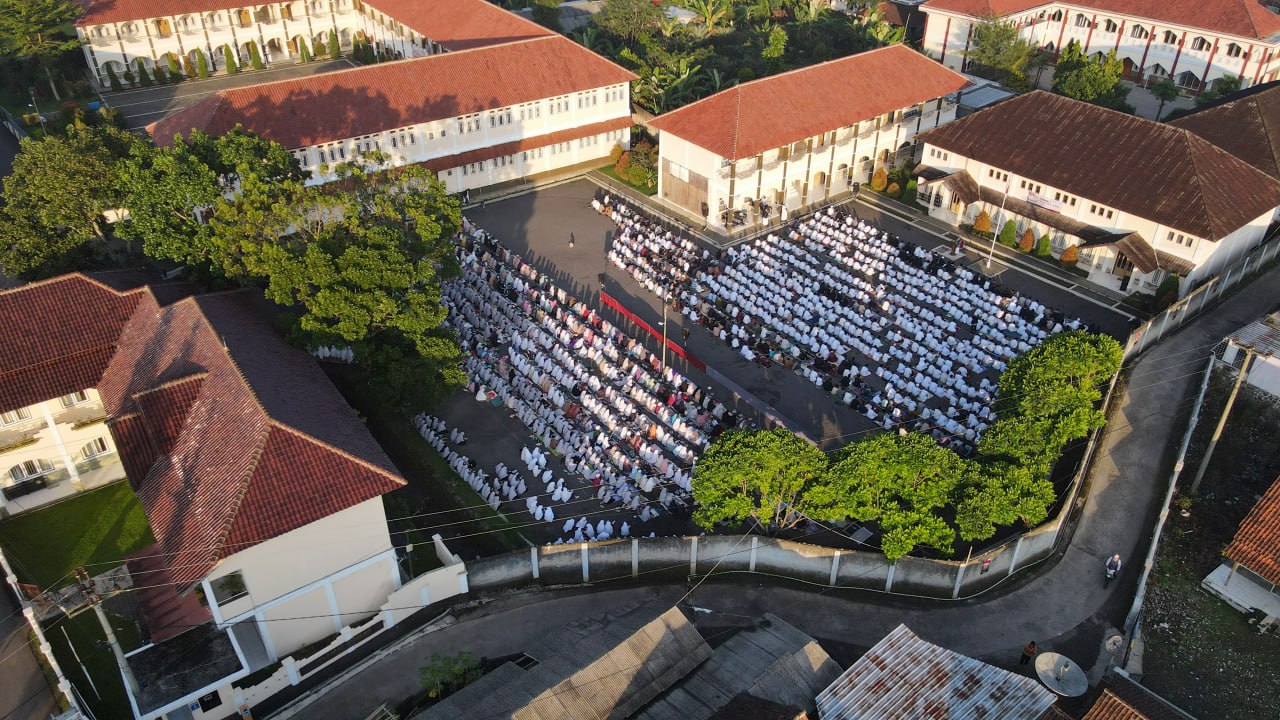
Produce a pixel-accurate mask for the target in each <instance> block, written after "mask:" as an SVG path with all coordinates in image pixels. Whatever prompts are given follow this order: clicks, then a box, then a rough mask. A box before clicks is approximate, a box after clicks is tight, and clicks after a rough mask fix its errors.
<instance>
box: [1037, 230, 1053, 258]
mask: <svg viewBox="0 0 1280 720" xmlns="http://www.w3.org/2000/svg"><path fill="white" fill-rule="evenodd" d="M1036 256H1037V257H1045V258H1047V257H1053V242H1052V241H1050V240H1049V234H1048V233H1045V234H1044V235H1041V236H1040V240H1039V241H1038V242H1037V243H1036Z"/></svg>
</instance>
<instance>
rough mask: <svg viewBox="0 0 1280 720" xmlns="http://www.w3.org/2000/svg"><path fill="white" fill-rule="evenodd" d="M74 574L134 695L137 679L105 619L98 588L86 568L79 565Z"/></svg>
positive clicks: (135, 694) (108, 622) (105, 614)
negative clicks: (78, 579)
mask: <svg viewBox="0 0 1280 720" xmlns="http://www.w3.org/2000/svg"><path fill="white" fill-rule="evenodd" d="M76 576H77V577H79V578H80V589H81V592H82V593H83V594H84V599H85V601H86V602H88V603H89V607H91V608H93V614H94V615H97V616H98V623H99V624H100V625H102V632H103V634H105V635H106V636H107V644H108V645H110V646H111V654H113V655H115V658H116V665H118V666H119V667H120V675H121V677H123V678H124V681H125V683H127V684H128V685H129V690H130V691H131V692H132V693H133V695H134V696H135V697H136V696H137V694H138V679H137V678H135V677H134V676H133V669H132V668H130V667H129V662H128V660H126V659H125V657H124V649H123V648H121V647H120V641H119V640H117V639H116V633H115V631H114V630H112V629H111V622H110V621H109V620H108V619H107V613H106V612H105V611H103V609H102V596H101V595H99V594H98V588H97V587H96V586H95V585H94V583H93V578H91V577H89V571H88V570H86V569H85V568H83V567H81V568H79V569H77V570H76Z"/></svg>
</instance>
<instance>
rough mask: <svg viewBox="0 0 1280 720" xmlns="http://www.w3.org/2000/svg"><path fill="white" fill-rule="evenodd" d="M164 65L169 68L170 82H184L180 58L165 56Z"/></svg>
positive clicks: (172, 55)
mask: <svg viewBox="0 0 1280 720" xmlns="http://www.w3.org/2000/svg"><path fill="white" fill-rule="evenodd" d="M164 64H165V65H166V66H167V67H168V68H169V80H170V81H171V82H182V65H181V64H179V62H178V56H177V55H174V54H173V53H169V54H168V55H166V56H165V61H164Z"/></svg>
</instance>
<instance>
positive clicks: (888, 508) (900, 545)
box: [808, 433, 968, 560]
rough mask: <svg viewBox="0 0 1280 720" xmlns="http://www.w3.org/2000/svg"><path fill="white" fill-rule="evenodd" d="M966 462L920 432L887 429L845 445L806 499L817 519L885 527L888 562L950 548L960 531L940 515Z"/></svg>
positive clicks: (883, 538) (883, 546) (884, 547)
mask: <svg viewBox="0 0 1280 720" xmlns="http://www.w3.org/2000/svg"><path fill="white" fill-rule="evenodd" d="M967 472H968V464H967V463H966V462H965V461H964V460H963V459H961V458H960V456H958V455H956V454H955V453H954V452H952V451H951V450H948V449H946V448H943V447H940V446H939V445H938V444H937V443H936V442H934V440H933V438H932V437H930V436H928V435H923V434H920V433H911V434H908V435H894V434H890V433H885V434H882V435H876V436H874V437H871V438H867V439H865V440H862V441H860V442H856V443H853V444H851V445H848V446H846V447H845V449H844V450H843V451H842V452H841V454H840V458H839V460H837V461H836V462H835V463H834V464H832V466H831V467H830V469H828V470H827V473H826V475H825V476H824V478H823V482H822V483H820V484H819V485H818V486H817V487H815V488H814V489H813V490H812V491H810V492H809V496H808V499H809V501H810V502H811V503H812V504H813V506H814V513H815V514H816V516H817V517H818V518H819V519H824V520H831V521H841V520H844V519H846V518H853V519H854V520H857V521H859V522H863V523H868V522H873V523H876V524H878V525H879V526H880V528H881V530H882V534H881V538H880V547H881V550H882V551H883V552H884V554H885V557H887V558H888V559H889V560H897V559H898V558H900V557H902V556H904V555H906V554H907V553H909V552H911V551H912V550H914V549H915V548H916V546H919V545H926V546H928V547H931V548H934V549H936V550H939V551H942V552H949V551H950V550H951V545H952V543H953V542H954V541H955V535H956V532H955V530H953V529H952V528H951V526H950V525H948V524H947V520H946V518H945V517H944V515H943V514H942V511H944V510H945V509H946V508H948V507H949V506H950V505H951V504H952V502H953V501H954V496H955V494H956V491H957V489H958V488H959V487H960V485H961V483H962V482H963V481H964V479H965V475H966V473H967Z"/></svg>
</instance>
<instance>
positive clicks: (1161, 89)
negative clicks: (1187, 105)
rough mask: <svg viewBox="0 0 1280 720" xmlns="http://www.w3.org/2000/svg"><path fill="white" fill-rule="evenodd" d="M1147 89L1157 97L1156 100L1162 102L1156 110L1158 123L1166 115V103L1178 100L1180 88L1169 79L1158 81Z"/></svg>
mask: <svg viewBox="0 0 1280 720" xmlns="http://www.w3.org/2000/svg"><path fill="white" fill-rule="evenodd" d="M1147 89H1148V90H1150V91H1151V94H1152V95H1155V96H1156V99H1157V100H1159V101H1160V106H1159V107H1157V108H1156V117H1155V119H1156V121H1159V120H1160V116H1161V115H1163V114H1164V106H1165V103H1168V102H1172V101H1174V100H1177V99H1178V95H1179V92H1180V91H1179V90H1178V86H1177V85H1176V84H1174V82H1173V81H1172V80H1170V79H1169V78H1167V77H1165V78H1160V79H1159V80H1156V81H1155V82H1153V83H1151V85H1149V86H1148V87H1147Z"/></svg>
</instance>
